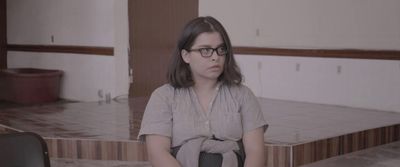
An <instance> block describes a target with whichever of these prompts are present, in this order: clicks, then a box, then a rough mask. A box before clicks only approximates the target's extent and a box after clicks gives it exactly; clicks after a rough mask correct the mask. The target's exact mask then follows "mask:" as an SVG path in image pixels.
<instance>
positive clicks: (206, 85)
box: [193, 80, 218, 92]
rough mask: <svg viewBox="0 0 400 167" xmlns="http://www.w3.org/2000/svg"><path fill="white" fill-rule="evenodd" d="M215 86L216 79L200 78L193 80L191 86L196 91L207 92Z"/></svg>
mask: <svg viewBox="0 0 400 167" xmlns="http://www.w3.org/2000/svg"><path fill="white" fill-rule="evenodd" d="M217 86H218V81H217V80H200V81H196V82H195V84H194V86H193V88H194V90H195V91H196V92H209V91H213V90H215V88H216V87H217Z"/></svg>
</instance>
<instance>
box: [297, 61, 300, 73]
mask: <svg viewBox="0 0 400 167" xmlns="http://www.w3.org/2000/svg"><path fill="white" fill-rule="evenodd" d="M296 71H297V72H299V71H300V63H296Z"/></svg>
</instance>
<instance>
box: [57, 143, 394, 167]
mask: <svg viewBox="0 0 400 167" xmlns="http://www.w3.org/2000/svg"><path fill="white" fill-rule="evenodd" d="M399 164H400V141H398V142H394V143H390V144H386V145H382V146H378V147H374V148H370V149H366V150H362V151H358V152H354V153H350V154H347V155H343V156H339V157H334V158H330V159H326V160H322V161H318V162H315V163H312V164H307V165H303V166H301V167H398V166H399ZM51 166H52V167H151V165H150V164H149V162H129V161H93V160H77V159H51Z"/></svg>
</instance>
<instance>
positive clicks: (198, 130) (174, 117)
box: [139, 17, 267, 167]
mask: <svg viewBox="0 0 400 167" xmlns="http://www.w3.org/2000/svg"><path fill="white" fill-rule="evenodd" d="M167 75H168V81H169V83H168V84H165V85H163V86H161V87H159V88H157V89H156V90H155V91H154V92H153V93H152V95H151V97H150V100H149V102H148V104H147V107H146V110H145V113H144V116H143V120H142V126H141V129H140V132H139V138H141V139H145V141H146V148H147V151H148V156H149V160H150V162H151V164H152V165H153V166H154V167H161V166H162V167H167V166H168V167H169V166H171V167H178V166H182V167H197V166H200V167H201V166H207V167H214V166H215V167H222V166H223V167H225V166H227V167H236V166H245V167H263V166H264V160H265V159H264V140H263V139H264V138H263V133H264V132H265V130H266V127H267V124H266V122H265V120H264V118H263V115H262V112H261V109H260V106H259V104H258V101H257V98H256V97H255V96H254V94H253V93H252V92H251V90H250V89H249V88H247V87H246V86H244V85H242V84H241V81H242V75H241V73H240V70H239V68H238V66H237V64H236V62H235V60H234V57H233V53H232V46H231V42H230V40H229V37H228V35H227V33H226V31H225V29H224V27H223V26H222V25H221V23H219V22H218V21H217V20H216V19H214V18H213V17H198V18H196V19H193V20H192V21H190V22H189V23H188V24H187V25H186V26H185V28H184V30H183V32H182V34H181V37H180V39H179V41H178V46H177V48H176V50H175V53H174V55H173V57H172V62H171V64H170V67H169V69H168V74H167Z"/></svg>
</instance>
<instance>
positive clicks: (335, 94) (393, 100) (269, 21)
mask: <svg viewBox="0 0 400 167" xmlns="http://www.w3.org/2000/svg"><path fill="white" fill-rule="evenodd" d="M227 4H229V5H227ZM199 5H200V9H199V14H200V15H211V16H214V17H216V18H217V19H219V20H220V21H221V22H222V23H223V24H224V25H225V27H226V29H227V31H228V33H229V34H230V36H231V39H232V43H233V45H235V46H259V47H277V48H306V49H310V48H317V49H318V48H322V49H349V48H350V49H371V50H375V49H377V50H385V49H387V50H400V19H399V16H400V1H398V0H382V1H374V0H338V1H331V0H304V1H296V0H249V1H245V0H217V1H211V0H200V3H199ZM222 9H223V10H222ZM235 57H236V59H237V61H238V63H239V65H240V67H241V69H242V72H243V74H244V76H245V84H246V85H248V86H249V87H250V88H251V89H252V90H253V91H254V92H255V93H256V95H258V96H261V97H268V98H275V99H284V100H295V101H306V102H316V103H324V104H334V105H343V106H352V107H361V108H371V109H380V110H388V111H396V112H400V61H390V60H363V59H334V58H307V57H304V58H300V57H280V56H274V55H268V56H256V55H236V56H235Z"/></svg>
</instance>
